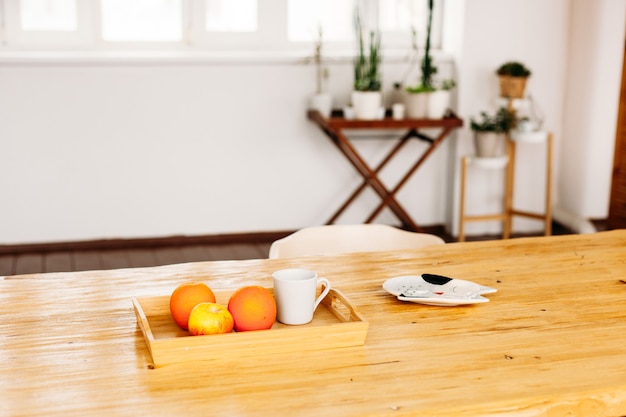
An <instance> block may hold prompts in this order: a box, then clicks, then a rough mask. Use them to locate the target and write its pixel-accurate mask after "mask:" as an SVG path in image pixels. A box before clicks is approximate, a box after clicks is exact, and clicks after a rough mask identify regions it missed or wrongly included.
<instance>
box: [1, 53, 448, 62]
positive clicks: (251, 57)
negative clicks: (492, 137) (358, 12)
mask: <svg viewBox="0 0 626 417" xmlns="http://www.w3.org/2000/svg"><path fill="white" fill-rule="evenodd" d="M433 56H434V57H436V59H437V60H438V61H439V62H445V61H448V60H450V59H451V57H450V56H447V55H443V54H437V53H436V52H435V53H433ZM353 57H354V51H333V52H329V53H327V54H325V56H324V60H325V61H327V62H328V61H330V62H334V63H348V64H351V63H352V60H353ZM312 58H313V57H312V56H311V54H310V51H176V50H117V51H111V50H99V51H95V50H92V51H76V50H72V51H69V50H66V51H64V50H55V51H40V50H37V51H35V50H19V51H17V50H13V51H11V50H4V51H2V50H0V64H2V65H10V64H13V65H39V64H62V65H66V64H69V65H74V64H75V65H85V64H94V65H101V64H124V65H142V64H257V65H263V64H266V65H278V64H292V65H298V64H306V63H312ZM383 59H384V61H386V62H406V61H407V60H408V53H407V51H399V50H395V51H394V50H390V51H385V54H384V57H383Z"/></svg>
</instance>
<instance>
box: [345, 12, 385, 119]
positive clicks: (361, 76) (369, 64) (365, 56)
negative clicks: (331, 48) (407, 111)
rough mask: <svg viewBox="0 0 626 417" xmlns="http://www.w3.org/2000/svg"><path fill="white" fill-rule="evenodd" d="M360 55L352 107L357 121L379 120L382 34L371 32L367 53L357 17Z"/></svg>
mask: <svg viewBox="0 0 626 417" xmlns="http://www.w3.org/2000/svg"><path fill="white" fill-rule="evenodd" d="M355 28H356V40H357V43H358V53H357V56H356V57H355V58H354V90H353V91H352V106H353V107H354V117H355V118H357V119H369V120H372V119H377V118H378V115H379V113H380V108H381V105H382V93H381V91H380V89H381V75H380V60H381V56H380V32H374V31H370V33H369V35H370V36H369V45H368V47H367V50H368V53H366V45H365V40H364V39H363V29H362V27H361V19H360V18H359V15H358V14H357V15H356V17H355Z"/></svg>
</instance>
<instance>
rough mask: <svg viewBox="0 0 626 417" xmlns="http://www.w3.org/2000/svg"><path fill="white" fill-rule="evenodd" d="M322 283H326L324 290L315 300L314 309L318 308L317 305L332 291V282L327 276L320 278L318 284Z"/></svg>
mask: <svg viewBox="0 0 626 417" xmlns="http://www.w3.org/2000/svg"><path fill="white" fill-rule="evenodd" d="M320 284H323V285H324V290H323V291H322V293H321V294H320V296H319V297H317V300H315V305H313V311H315V310H316V309H317V306H318V305H319V303H320V302H321V301H322V300H323V299H324V297H326V295H327V294H328V292H329V291H330V282H329V281H328V280H327V279H326V278H318V279H317V285H320Z"/></svg>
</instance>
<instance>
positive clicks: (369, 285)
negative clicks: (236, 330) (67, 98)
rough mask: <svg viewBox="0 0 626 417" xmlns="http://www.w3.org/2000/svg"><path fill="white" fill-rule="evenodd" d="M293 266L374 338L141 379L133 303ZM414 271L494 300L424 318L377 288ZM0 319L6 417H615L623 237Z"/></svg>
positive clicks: (102, 297) (145, 363) (328, 265)
mask: <svg viewBox="0 0 626 417" xmlns="http://www.w3.org/2000/svg"><path fill="white" fill-rule="evenodd" d="M294 266H297V267H305V268H310V269H313V270H315V271H317V272H318V273H320V275H322V276H325V277H327V278H328V279H329V280H330V281H331V283H332V285H333V286H334V287H335V288H337V289H339V290H340V291H342V292H343V293H344V294H346V296H347V297H349V299H350V301H351V302H352V304H354V305H355V307H356V308H357V309H358V311H359V312H360V313H361V314H362V316H363V317H364V318H365V320H367V321H368V322H369V329H368V332H367V338H366V341H365V344H364V345H363V346H357V347H348V348H339V349H331V350H319V351H316V350H314V351H302V352H292V353H277V354H272V353H267V352H264V354H263V355H259V356H253V357H237V356H235V355H233V357H230V358H226V359H223V360H219V361H197V362H191V363H178V364H171V365H166V366H162V367H155V366H154V365H153V363H152V361H151V357H150V353H149V352H148V350H147V347H146V343H145V341H144V338H143V335H142V333H141V330H140V327H139V326H138V323H137V318H136V317H135V313H134V311H133V305H132V301H131V300H132V298H134V297H155V296H163V295H168V294H169V293H171V291H173V289H174V288H175V287H176V286H177V285H178V284H180V283H181V282H184V281H187V280H190V279H194V280H196V279H199V280H204V281H206V282H207V283H208V284H209V285H210V286H211V287H212V288H214V289H215V290H232V289H235V288H238V287H239V286H243V285H248V284H259V285H264V286H267V287H271V282H272V281H271V273H272V272H274V271H276V270H278V269H281V268H286V267H294ZM423 272H429V273H435V274H442V275H447V276H450V277H454V278H461V279H466V280H472V281H475V282H477V283H479V284H482V285H487V286H490V287H495V288H497V289H498V292H497V293H495V294H489V295H487V297H488V298H489V299H490V302H489V303H486V304H477V305H470V306H460V307H434V306H424V305H418V304H413V303H403V302H400V301H398V300H397V299H395V298H394V297H393V296H391V295H389V294H387V293H386V292H385V291H384V290H383V289H382V283H383V282H384V281H385V280H386V279H388V278H391V277H394V276H399V275H410V274H420V273H423ZM0 303H1V305H2V310H1V315H2V319H1V320H0V395H1V397H0V415H3V416H39V415H52V416H55V415H57V416H85V415H107V416H110V415H118V416H137V415H152V416H159V415H168V416H171V415H185V416H194V415H198V416H206V415H224V416H266V415H267V416H283V415H289V416H321V415H322V416H325V417H331V416H409V415H414V416H422V417H423V416H460V417H464V416H518V417H522V416H524V417H527V416H550V417H554V416H623V415H626V343H624V335H626V231H624V230H618V231H610V232H599V233H595V234H588V235H567V236H552V237H535V238H519V239H509V240H503V241H486V242H465V243H450V244H446V245H437V246H433V247H429V248H424V249H420V250H407V251H401V252H379V253H367V254H349V255H341V256H327V257H319V258H314V257H311V258H296V259H284V260H246V261H219V262H198V263H186V264H177V265H170V266H161V267H152V268H134V269H117V270H109V271H89V272H75V273H50V274H36V275H21V276H11V277H5V278H0ZM302 343H309V344H316V343H317V341H316V340H315V338H311V340H305V341H303V342H302ZM254 348H255V346H254V345H251V346H250V349H254Z"/></svg>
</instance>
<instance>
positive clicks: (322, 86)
mask: <svg viewBox="0 0 626 417" xmlns="http://www.w3.org/2000/svg"><path fill="white" fill-rule="evenodd" d="M322 35H323V31H322V27H321V26H320V27H319V28H318V38H317V42H315V54H314V55H313V61H314V62H315V67H316V81H317V83H316V89H315V94H313V96H312V97H311V104H310V108H311V109H312V110H317V111H319V112H320V114H321V115H322V116H324V117H330V113H331V110H332V106H333V96H332V95H331V94H330V93H329V92H328V91H326V82H327V81H328V68H326V67H325V66H324V64H323V61H322V45H323V42H322V40H323V36H322Z"/></svg>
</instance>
